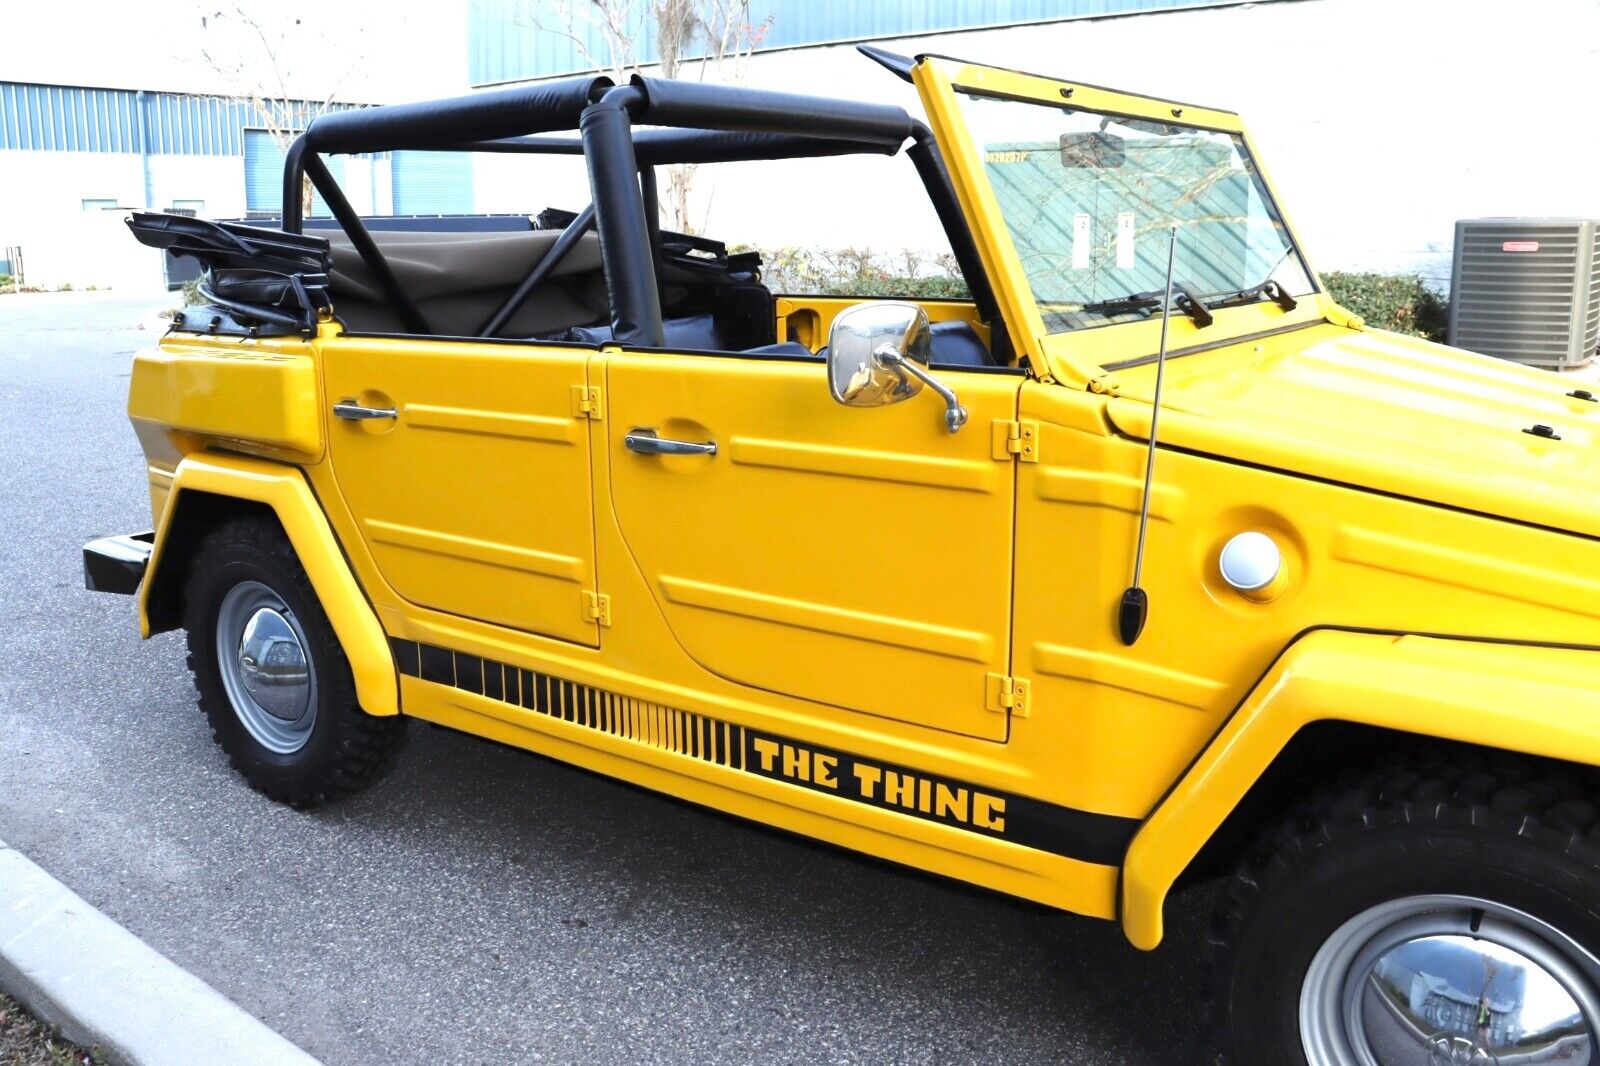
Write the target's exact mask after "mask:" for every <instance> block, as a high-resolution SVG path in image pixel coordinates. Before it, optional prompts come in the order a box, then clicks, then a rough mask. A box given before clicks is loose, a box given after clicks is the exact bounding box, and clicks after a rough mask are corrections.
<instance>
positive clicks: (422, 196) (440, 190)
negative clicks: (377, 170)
mask: <svg viewBox="0 0 1600 1066" xmlns="http://www.w3.org/2000/svg"><path fill="white" fill-rule="evenodd" d="M389 176H390V181H391V182H392V183H393V186H394V213H395V214H397V215H465V214H470V213H471V212H472V208H473V192H472V157H471V156H470V155H467V154H466V153H464V152H395V153H394V155H393V156H392V157H391V158H390V163H389Z"/></svg>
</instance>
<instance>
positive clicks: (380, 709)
mask: <svg viewBox="0 0 1600 1066" xmlns="http://www.w3.org/2000/svg"><path fill="white" fill-rule="evenodd" d="M201 494H204V495H205V496H207V497H220V498H222V499H225V500H227V499H232V500H244V501H248V502H250V503H257V504H264V505H266V506H267V507H270V508H271V509H272V512H273V514H275V515H277V517H278V522H279V523H280V524H281V525H282V526H283V531H284V532H285V533H286V534H288V537H289V543H290V544H291V545H292V546H293V547H294V551H295V554H296V555H297V556H299V558H300V565H302V566H304V567H305V570H306V575H307V576H308V577H309V578H310V579H311V587H312V588H313V589H314V590H315V591H316V594H317V600H318V601H319V602H320V603H321V604H322V609H323V611H325V612H326V613H327V615H328V621H329V622H330V623H332V625H333V632H334V635H335V636H337V637H338V638H339V644H340V646H341V647H342V648H343V649H344V654H345V658H346V659H348V660H349V661H350V672H351V674H352V675H353V676H354V679H355V686H356V697H357V699H358V700H359V701H360V703H361V708H362V710H364V711H366V712H367V713H368V714H376V715H391V714H398V713H399V711H400V691H399V684H398V682H397V681H396V680H395V667H394V658H393V655H392V654H391V652H390V650H389V641H388V638H387V637H386V636H385V635H384V632H383V627H382V626H381V625H379V624H378V616H377V615H376V614H375V613H374V612H373V610H372V605H371V604H370V603H368V602H367V598H366V596H365V595H364V594H363V593H362V591H361V586H360V585H358V584H357V583H356V579H355V577H354V575H352V574H351V572H350V567H349V565H348V564H347V563H346V562H345V558H344V553H343V552H342V551H341V550H340V548H339V542H338V540H337V539H336V538H335V537H334V535H333V529H332V528H331V527H330V526H329V525H328V519H327V516H326V515H324V514H323V512H322V508H321V506H320V505H319V504H318V503H317V499H316V497H315V496H314V495H312V492H311V488H310V486H309V485H307V484H306V480H305V477H304V476H303V475H302V474H301V473H300V471H299V470H298V469H296V468H295V467H292V466H284V465H282V464H279V463H271V462H266V461H264V460H261V459H249V458H246V457H244V456H237V455H220V454H216V453H211V452H207V453H203V454H194V455H190V456H188V457H186V458H185V459H184V460H183V461H182V462H180V463H179V464H178V468H177V470H176V471H175V473H174V475H173V480H172V489H171V491H170V492H168V493H167V498H166V503H165V505H164V506H163V508H162V511H161V518H160V521H159V522H158V524H157V525H156V535H155V548H154V550H153V551H152V552H151V554H150V563H149V565H148V567H147V568H146V571H145V575H144V581H143V582H142V583H141V584H140V586H139V631H140V633H141V635H143V636H146V637H148V636H150V635H151V634H152V633H153V632H159V631H160V629H161V628H170V626H163V627H158V626H155V625H153V624H152V604H151V596H152V595H153V590H155V589H158V588H162V587H165V585H166V584H167V583H165V582H163V580H162V578H161V574H162V572H163V571H162V568H163V567H164V566H169V565H170V566H173V567H182V566H183V565H184V562H185V560H183V559H182V558H175V559H173V560H172V561H171V562H170V564H169V563H168V562H167V555H168V554H169V553H168V551H167V548H168V545H169V543H170V542H171V539H172V538H171V534H172V531H173V529H174V528H175V527H176V526H177V525H178V523H179V520H180V516H182V515H184V514H185V509H186V507H188V506H189V504H188V503H187V501H189V500H194V499H196V498H198V497H199V496H200V495H201ZM180 573H181V572H180Z"/></svg>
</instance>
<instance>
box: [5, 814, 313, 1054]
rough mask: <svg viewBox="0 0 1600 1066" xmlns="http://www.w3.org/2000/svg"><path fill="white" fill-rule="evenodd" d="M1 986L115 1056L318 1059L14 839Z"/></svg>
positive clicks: (75, 1037)
mask: <svg viewBox="0 0 1600 1066" xmlns="http://www.w3.org/2000/svg"><path fill="white" fill-rule="evenodd" d="M0 988H3V989H4V990H5V991H6V992H8V993H9V994H11V995H12V996H14V997H15V998H16V999H17V1000H19V1001H20V1002H21V1003H22V1004H23V1005H24V1006H26V1007H27V1008H28V1009H29V1010H30V1011H32V1012H33V1013H34V1014H35V1015H37V1016H38V1017H39V1018H41V1019H43V1020H44V1021H46V1022H49V1023H51V1024H54V1025H59V1026H60V1027H61V1032H62V1034H63V1035H65V1036H66V1037H67V1038H68V1039H69V1040H72V1041H74V1042H76V1043H78V1044H82V1045H84V1046H85V1047H88V1046H89V1045H92V1044H98V1045H99V1046H100V1050H101V1051H102V1052H103V1053H104V1054H105V1056H106V1059H107V1060H108V1061H109V1062H112V1063H117V1064H123V1063H126V1064H129V1066H169V1064H170V1066H193V1064H195V1063H229V1064H235V1063H237V1064H241V1066H245V1064H257V1063H259V1064H262V1066H318V1064H317V1060H316V1059H314V1058H312V1057H311V1056H310V1055H307V1054H306V1053H305V1052H304V1051H301V1050H300V1049H299V1048H297V1047H295V1046H294V1045H293V1044H291V1043H290V1042H289V1041H287V1040H285V1039H284V1038H283V1037H281V1036H279V1035H278V1034H277V1033H275V1032H273V1031H272V1030H271V1029H269V1028H268V1027H267V1026H266V1025H264V1024H262V1023H261V1022H260V1021H259V1020H257V1019H256V1018H254V1017H252V1016H250V1015H249V1014H247V1013H245V1012H244V1011H243V1010H241V1009H240V1008H239V1007H237V1006H235V1005H234V1004H233V1003H232V1002H230V1001H229V1000H227V999H225V998H223V996H222V995H221V994H220V993H218V992H217V991H216V990H215V989H213V988H212V987H211V986H210V985H208V984H206V983H205V982H204V981H202V980H200V979H199V978H198V977H196V976H194V975H193V974H191V973H189V972H188V971H187V970H184V969H182V968H181V967H179V966H178V965H176V964H175V963H173V962H172V961H171V960H170V959H168V958H167V957H166V956H164V955H162V954H161V953H160V952H158V951H156V950H155V949H154V948H152V947H150V946H149V945H148V944H146V943H145V942H144V941H142V940H140V939H139V938H138V937H136V936H134V935H133V934H132V933H130V932H128V931H127V930H126V929H124V928H122V926H120V925H118V924H117V923H116V922H113V921H112V920H111V919H110V918H107V917H106V916H105V915H103V914H101V913H100V912H99V911H97V910H95V909H94V908H93V907H91V906H89V904H87V903H85V902H84V901H83V900H82V899H81V898H79V897H78V896H77V895H76V894H74V893H73V892H72V891H71V890H70V889H68V888H67V887H66V886H65V885H63V884H61V882H59V881H57V880H56V879H55V878H53V877H51V876H50V875H49V874H47V873H45V872H44V871H43V870H41V869H40V868H39V867H38V866H36V865H34V864H33V863H32V862H30V861H28V859H27V858H26V857H25V856H23V855H22V853H20V852H18V851H16V850H15V849H14V848H12V847H10V846H9V845H7V844H6V843H5V842H4V841H0Z"/></svg>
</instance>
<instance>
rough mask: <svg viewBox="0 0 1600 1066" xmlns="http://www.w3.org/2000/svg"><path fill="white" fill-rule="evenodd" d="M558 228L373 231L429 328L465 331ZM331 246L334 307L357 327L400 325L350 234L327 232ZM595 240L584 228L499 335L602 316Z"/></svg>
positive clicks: (476, 325) (472, 330) (391, 329)
mask: <svg viewBox="0 0 1600 1066" xmlns="http://www.w3.org/2000/svg"><path fill="white" fill-rule="evenodd" d="M559 236H561V231H560V230H529V231H527V232H525V233H519V232H511V233H416V232H392V231H391V232H385V231H382V230H378V231H375V232H374V233H373V234H372V239H373V240H374V241H376V242H377V245H378V247H379V249H381V250H382V252H383V255H384V258H385V259H387V260H388V261H389V265H390V266H391V267H392V268H393V269H394V272H395V276H396V277H397V278H398V279H399V281H400V285H401V287H402V288H404V289H405V291H406V292H407V293H408V294H409V295H410V296H411V298H412V299H413V300H415V301H416V304H417V307H418V309H419V310H421V311H422V313H423V315H424V316H425V317H426V318H427V320H428V324H429V325H430V326H432V327H433V332H434V333H435V334H437V335H440V336H448V337H471V336H475V335H476V334H477V333H478V330H479V329H481V328H482V326H483V324H484V322H485V321H486V320H487V319H488V318H489V316H490V315H492V314H494V312H495V310H496V309H497V308H498V307H499V306H500V305H501V304H502V303H504V302H505V300H506V298H507V297H508V296H510V295H511V292H512V290H513V289H515V288H516V286H517V284H518V283H519V282H520V281H521V280H522V279H523V278H525V277H527V276H528V273H529V272H530V271H531V270H532V269H533V267H534V264H535V263H537V262H538V261H539V260H540V259H541V258H543V256H544V255H545V253H546V252H548V251H549V249H550V246H551V245H552V244H554V243H555V242H556V238H558V237H559ZM328 244H329V247H330V249H331V251H332V253H333V264H332V269H331V271H330V275H331V277H330V282H331V283H330V286H329V288H330V291H331V294H332V297H333V309H334V313H335V314H336V315H338V316H339V317H340V318H341V319H343V320H344V322H345V324H346V325H348V326H349V327H350V328H351V329H353V330H357V331H359V332H364V333H401V332H405V329H404V326H403V324H402V323H401V320H400V316H399V315H398V314H396V313H395V311H394V310H393V308H391V307H390V306H389V302H388V300H387V299H386V298H385V296H384V293H383V288H382V287H381V286H380V285H379V284H378V282H377V279H376V278H374V277H373V276H372V272H371V271H370V270H369V269H368V268H367V265H366V263H365V262H363V261H362V259H361V256H360V255H358V254H357V253H356V250H355V248H354V246H353V245H352V244H351V243H350V238H349V237H347V236H345V235H344V234H343V233H342V232H330V233H329V234H328ZM608 313H609V311H608V307H607V302H606V289H605V279H604V277H603V275H602V273H601V269H600V242H599V240H598V239H597V238H596V237H595V235H594V234H593V233H592V232H591V233H587V234H585V235H584V236H583V237H582V238H581V239H580V240H579V241H578V243H577V245H576V246H574V247H573V249H572V250H571V251H570V252H568V253H567V255H566V257H565V258H564V259H563V260H562V261H561V262H560V264H558V265H557V266H556V268H555V270H554V272H553V273H552V275H551V276H550V277H549V278H548V279H546V281H545V282H544V284H542V285H540V286H539V288H538V289H536V290H535V291H534V293H533V294H532V295H531V296H530V297H529V298H528V299H527V301H526V302H524V303H523V305H522V307H521V309H520V310H518V311H517V313H516V314H515V315H514V316H512V318H511V321H510V322H508V323H507V324H506V327H505V329H503V330H502V331H501V336H504V337H529V336H533V335H536V334H541V333H549V332H553V331H556V330H561V329H567V328H570V327H572V326H588V325H593V324H595V323H597V322H600V321H603V320H604V319H605V318H606V316H607V315H608Z"/></svg>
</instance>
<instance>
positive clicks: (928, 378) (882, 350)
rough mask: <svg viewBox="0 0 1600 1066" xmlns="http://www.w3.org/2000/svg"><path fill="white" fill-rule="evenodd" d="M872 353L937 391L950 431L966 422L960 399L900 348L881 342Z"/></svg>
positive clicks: (883, 361)
mask: <svg viewBox="0 0 1600 1066" xmlns="http://www.w3.org/2000/svg"><path fill="white" fill-rule="evenodd" d="M872 354H873V355H875V356H877V357H878V361H879V362H881V363H883V364H884V365H885V366H889V367H893V368H894V370H895V371H896V372H898V373H902V374H910V375H911V376H912V377H914V378H916V379H917V380H918V381H920V382H922V383H923V384H924V385H926V386H928V388H930V389H932V390H933V391H934V392H937V393H938V394H939V395H940V397H941V398H943V400H944V407H945V410H944V423H945V425H946V426H948V427H950V432H951V433H954V432H955V431H956V430H958V429H960V428H961V427H962V426H964V425H966V424H967V409H966V408H965V407H962V406H961V401H960V400H958V399H956V394H955V393H954V392H953V391H951V389H950V387H949V386H947V385H945V384H944V382H942V381H940V380H939V379H938V378H936V377H934V376H933V375H932V374H930V373H928V372H927V371H926V370H924V369H923V368H922V366H921V365H920V364H919V363H918V362H917V361H916V360H915V359H907V358H906V357H905V356H903V355H901V354H900V349H898V348H896V347H895V346H894V345H893V344H882V345H880V346H879V347H878V350H877V351H875V352H873V353H872Z"/></svg>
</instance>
